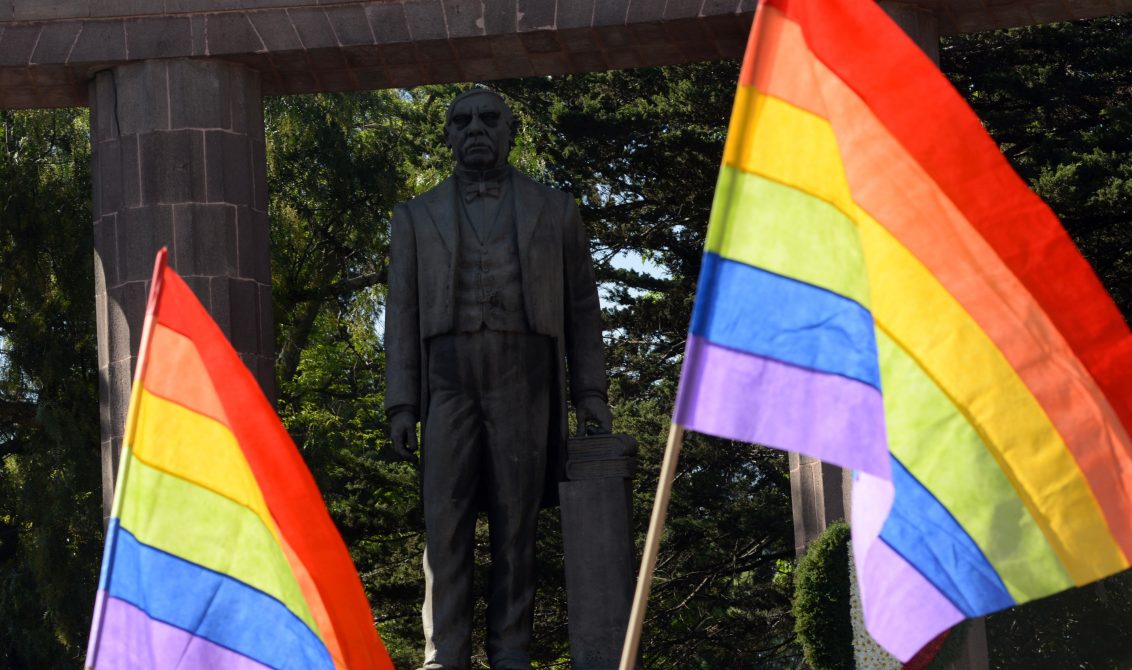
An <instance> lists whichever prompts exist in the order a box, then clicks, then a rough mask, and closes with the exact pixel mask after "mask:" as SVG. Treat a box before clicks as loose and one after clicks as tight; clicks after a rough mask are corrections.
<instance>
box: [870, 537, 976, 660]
mask: <svg viewBox="0 0 1132 670" xmlns="http://www.w3.org/2000/svg"><path fill="white" fill-rule="evenodd" d="M857 565H858V573H857V581H858V582H859V583H860V585H861V606H862V608H863V609H864V611H865V624H866V625H867V626H868V629H869V634H871V635H872V636H873V638H874V639H875V640H876V641H877V642H879V643H881V644H882V645H883V646H884V647H885V648H886V649H888V651H889V652H891V653H892V654H893V655H894V656H896V658H899V659H900V660H901V661H904V662H907V661H908V659H910V658H912V657H913V656H915V655H916V652H918V651H919V650H920V649H921V648H922V647H923V646H924V645H925V644H927V643H929V642H931V641H932V640H933V639H935V637H936V636H937V635H939V634H940V633H942V632H943V631H945V630H947V629H948V628H951V627H952V626H954V625H955V624H957V623H959V622H960V621H962V620H963V618H964V617H963V613H962V612H960V611H959V610H958V609H956V608H955V605H952V604H951V601H950V600H948V599H947V598H946V597H945V596H944V595H943V594H942V593H940V592H939V591H938V590H937V589H936V588H935V587H934V586H932V585H931V582H929V581H928V580H926V579H924V576H923V575H921V574H920V573H919V571H917V570H916V568H914V567H912V566H911V565H909V564H908V562H907V561H905V560H904V559H903V558H901V556H900V554H897V553H896V552H895V551H893V550H892V548H891V547H889V546H888V545H887V544H885V543H884V541H878V542H874V543H872V546H871V547H870V548H869V551H868V555H867V556H865V557H864V562H863V563H862V562H860V561H858V562H857Z"/></svg>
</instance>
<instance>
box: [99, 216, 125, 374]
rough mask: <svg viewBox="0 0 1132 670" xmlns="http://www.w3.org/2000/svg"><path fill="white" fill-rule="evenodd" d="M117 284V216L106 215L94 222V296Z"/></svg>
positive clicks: (118, 281) (100, 344)
mask: <svg viewBox="0 0 1132 670" xmlns="http://www.w3.org/2000/svg"><path fill="white" fill-rule="evenodd" d="M119 283H121V282H120V280H119V279H118V227H117V215H115V214H107V215H106V216H102V217H99V218H97V219H95V220H94V294H95V295H102V294H104V293H106V291H107V290H108V288H109V287H111V286H117V285H118V284H119ZM100 332H101V331H100ZM99 346H102V340H99ZM99 360H101V359H99ZM106 360H107V361H109V360H110V359H109V358H107V359H106Z"/></svg>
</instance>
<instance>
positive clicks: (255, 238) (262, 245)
mask: <svg viewBox="0 0 1132 670" xmlns="http://www.w3.org/2000/svg"><path fill="white" fill-rule="evenodd" d="M241 220H242V219H241ZM248 223H249V226H248V228H249V229H250V230H251V245H252V254H251V256H252V267H251V270H252V273H251V275H249V276H250V277H251V278H253V279H255V280H256V281H258V282H260V283H262V284H270V283H271V225H270V223H269V222H268V219H267V213H266V212H257V211H255V210H252V211H251V214H250V218H249V219H248ZM244 242H245V240H241V244H243V243H244Z"/></svg>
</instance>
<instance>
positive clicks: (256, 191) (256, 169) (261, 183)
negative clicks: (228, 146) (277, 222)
mask: <svg viewBox="0 0 1132 670" xmlns="http://www.w3.org/2000/svg"><path fill="white" fill-rule="evenodd" d="M259 127H260V129H261V131H260V133H261V135H262V128H263V119H262V118H260V123H259ZM249 142H250V145H251V147H250V148H251V152H252V156H251V161H252V189H253V192H252V202H251V205H252V207H253V208H254V209H256V210H258V211H260V212H267V206H268V196H269V194H270V191H269V190H268V185H267V146H266V144H265V143H264V141H263V139H262V138H261V139H255V138H251V139H250V140H249Z"/></svg>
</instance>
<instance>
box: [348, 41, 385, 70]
mask: <svg viewBox="0 0 1132 670" xmlns="http://www.w3.org/2000/svg"><path fill="white" fill-rule="evenodd" d="M342 52H343V53H344V54H345V56H346V63H347V64H348V65H349V66H350V67H351V68H373V67H377V68H379V67H381V65H382V63H383V62H384V61H383V60H382V58H381V47H377V46H361V47H347V48H345V49H343V50H342Z"/></svg>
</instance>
